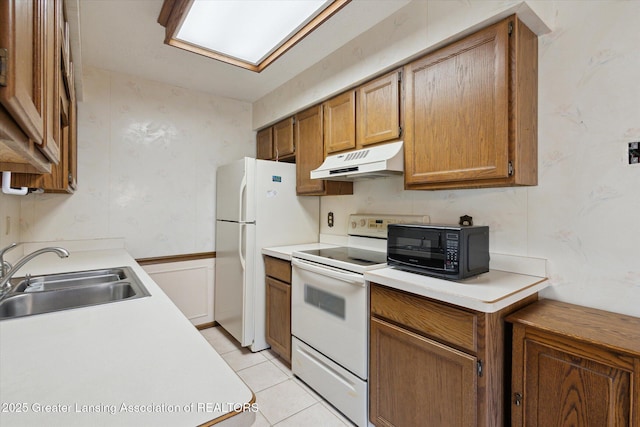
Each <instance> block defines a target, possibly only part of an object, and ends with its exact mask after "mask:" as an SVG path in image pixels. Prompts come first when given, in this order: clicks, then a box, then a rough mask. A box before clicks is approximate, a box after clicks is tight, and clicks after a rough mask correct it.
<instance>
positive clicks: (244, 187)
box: [238, 171, 247, 222]
mask: <svg viewBox="0 0 640 427" xmlns="http://www.w3.org/2000/svg"><path fill="white" fill-rule="evenodd" d="M246 191H247V172H246V171H245V173H244V175H242V181H240V189H239V191H238V221H239V222H243V221H244V220H245V218H244V217H243V215H242V213H243V209H244V207H245V194H246Z"/></svg>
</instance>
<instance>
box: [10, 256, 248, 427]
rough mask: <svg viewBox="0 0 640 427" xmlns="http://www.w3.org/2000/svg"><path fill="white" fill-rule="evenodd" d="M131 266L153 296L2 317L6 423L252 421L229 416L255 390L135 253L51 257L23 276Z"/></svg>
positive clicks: (31, 266) (26, 269) (192, 423)
mask: <svg viewBox="0 0 640 427" xmlns="http://www.w3.org/2000/svg"><path fill="white" fill-rule="evenodd" d="M63 246H64V245H63ZM122 266H130V267H132V269H133V270H134V272H135V273H136V274H137V275H138V277H139V278H140V279H141V280H142V282H143V284H144V285H145V287H146V288H147V290H148V291H149V293H150V294H151V296H150V297H147V298H140V299H134V300H130V301H120V302H114V303H110V304H102V305H97V306H92V307H84V308H77V309H72V310H65V311H60V312H55V313H48V314H41V315H34V316H28V317H22V318H16V319H10V320H2V321H0V402H1V404H2V405H3V406H2V408H0V425H3V426H42V425H58V426H118V427H120V426H143V425H147V426H150V425H154V426H196V425H200V424H202V423H207V422H210V421H212V420H215V419H217V418H219V417H223V418H220V419H219V420H218V421H221V420H223V419H226V422H223V423H222V424H221V425H225V424H227V423H230V424H233V425H247V426H249V425H251V424H252V423H253V421H254V419H255V412H253V411H251V410H249V411H245V412H242V413H240V414H239V415H235V416H231V417H230V414H229V413H230V412H231V413H233V410H234V405H235V409H238V408H242V405H250V404H251V403H252V402H253V401H254V400H255V396H254V394H253V392H252V391H251V390H250V389H249V388H248V387H247V386H246V385H245V384H244V383H243V382H242V380H241V379H240V378H239V377H238V376H237V375H236V374H235V373H234V372H233V370H232V369H231V368H230V367H229V366H228V365H227V363H226V362H225V361H224V360H223V359H222V357H220V355H219V354H218V353H217V352H216V351H215V350H214V349H213V348H212V347H211V346H210V345H209V344H208V343H207V341H206V340H205V339H204V338H203V337H202V336H201V334H200V333H199V332H198V331H197V330H196V329H195V328H194V327H193V326H192V325H191V323H190V322H189V321H188V320H187V319H186V317H184V315H183V314H182V313H181V312H180V311H179V310H178V308H177V307H176V306H175V305H174V304H173V303H172V302H171V301H170V300H169V298H168V297H167V296H166V295H165V294H164V293H163V292H162V291H161V290H160V288H159V287H158V286H157V285H156V284H155V283H154V282H153V280H152V279H151V278H150V277H149V276H148V275H147V274H146V273H145V271H144V270H143V269H142V268H141V267H140V266H139V265H138V264H137V263H136V262H135V260H134V259H133V258H132V257H131V256H130V255H129V254H128V253H127V252H126V251H125V250H123V249H111V250H98V251H86V252H71V256H70V257H69V258H67V259H59V258H58V257H57V256H56V255H54V254H46V255H41V256H40V257H38V258H36V259H35V260H33V261H31V262H30V263H28V264H27V266H25V267H24V268H23V271H22V272H20V273H19V275H20V274H21V273H26V272H28V273H31V274H32V275H35V274H44V273H56V272H66V271H81V270H89V269H96V268H105V267H122ZM47 405H48V406H47ZM254 406H255V405H254ZM20 411H21V412H20ZM227 417H230V418H227Z"/></svg>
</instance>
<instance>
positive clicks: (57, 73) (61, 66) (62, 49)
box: [12, 0, 77, 193]
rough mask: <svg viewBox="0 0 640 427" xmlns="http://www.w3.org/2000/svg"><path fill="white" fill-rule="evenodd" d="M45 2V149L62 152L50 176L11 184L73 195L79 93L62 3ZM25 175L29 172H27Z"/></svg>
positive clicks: (21, 177) (30, 176) (19, 176)
mask: <svg viewBox="0 0 640 427" xmlns="http://www.w3.org/2000/svg"><path fill="white" fill-rule="evenodd" d="M44 3H46V8H44V9H42V12H43V13H45V18H46V19H45V23H46V26H45V27H44V28H45V34H46V35H47V37H46V38H45V39H44V41H45V49H44V52H45V53H46V60H45V63H44V64H45V74H44V80H43V84H42V87H43V97H42V102H43V109H44V111H45V112H46V114H44V141H45V143H44V144H43V146H44V147H48V149H47V150H45V149H43V150H42V151H43V152H50V150H49V149H51V147H56V149H57V150H59V151H58V152H57V154H56V156H57V160H56V161H55V163H53V164H51V166H50V173H45V174H30V173H16V174H14V175H13V179H12V180H13V183H12V185H14V186H17V187H29V188H41V189H43V190H45V191H48V192H63V193H64V192H66V193H71V192H73V191H74V190H75V188H76V183H77V121H76V111H77V106H76V94H75V87H74V84H73V70H72V67H71V64H72V62H71V54H70V52H68V51H67V50H66V47H67V46H68V40H66V37H68V32H67V31H66V19H65V17H64V8H63V2H62V0H50V1H47V2H44ZM24 172H30V171H29V170H25V171H24Z"/></svg>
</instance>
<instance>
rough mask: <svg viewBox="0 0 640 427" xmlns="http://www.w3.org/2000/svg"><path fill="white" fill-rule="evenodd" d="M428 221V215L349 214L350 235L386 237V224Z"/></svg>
mask: <svg viewBox="0 0 640 427" xmlns="http://www.w3.org/2000/svg"><path fill="white" fill-rule="evenodd" d="M429 222H430V218H429V215H374V214H369V215H368V214H354V215H349V230H348V231H347V234H349V235H350V236H364V237H377V238H380V239H386V238H387V226H388V225H389V224H408V223H422V224H428V223H429Z"/></svg>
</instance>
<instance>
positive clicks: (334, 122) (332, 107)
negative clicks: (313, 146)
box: [323, 91, 356, 155]
mask: <svg viewBox="0 0 640 427" xmlns="http://www.w3.org/2000/svg"><path fill="white" fill-rule="evenodd" d="M323 110H324V150H325V155H326V154H330V153H336V152H338V151H344V150H351V149H354V148H355V147H356V92H355V91H349V92H345V93H343V94H341V95H338V96H336V97H335V98H332V99H330V100H328V101H326V102H325V103H324V104H323Z"/></svg>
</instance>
